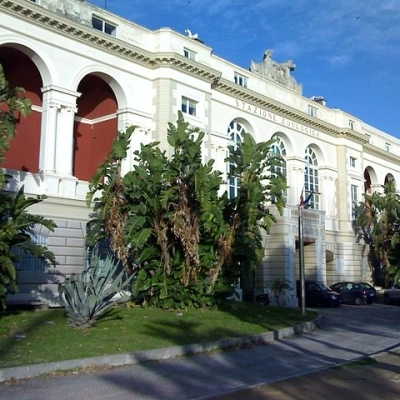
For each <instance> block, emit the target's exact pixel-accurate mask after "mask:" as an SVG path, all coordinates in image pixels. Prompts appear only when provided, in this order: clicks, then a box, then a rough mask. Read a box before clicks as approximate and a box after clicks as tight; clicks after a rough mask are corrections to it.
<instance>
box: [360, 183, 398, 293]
mask: <svg viewBox="0 0 400 400" xmlns="http://www.w3.org/2000/svg"><path fill="white" fill-rule="evenodd" d="M382 187H383V193H380V192H374V193H372V194H365V195H364V197H365V202H364V203H361V204H360V206H359V207H358V208H357V212H356V218H355V221H354V227H355V231H356V238H357V241H360V240H363V241H364V243H366V244H367V245H369V248H370V254H369V261H370V264H371V266H372V270H373V272H374V273H373V280H374V283H375V284H379V283H381V282H379V280H380V278H381V277H382V278H383V281H384V282H382V283H383V284H384V285H385V286H387V285H388V283H389V281H390V280H391V279H393V278H395V277H396V276H398V274H399V271H400V261H399V258H398V255H399V253H400V224H399V219H400V196H399V195H398V194H397V192H396V187H395V184H394V182H392V181H389V182H388V183H386V184H385V185H384V186H382Z"/></svg>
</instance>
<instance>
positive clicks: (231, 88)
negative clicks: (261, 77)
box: [215, 79, 339, 137]
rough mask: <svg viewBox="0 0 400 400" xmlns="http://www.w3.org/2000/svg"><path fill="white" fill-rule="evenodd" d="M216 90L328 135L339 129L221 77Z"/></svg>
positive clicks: (332, 134) (334, 133) (336, 133)
mask: <svg viewBox="0 0 400 400" xmlns="http://www.w3.org/2000/svg"><path fill="white" fill-rule="evenodd" d="M215 89H216V90H219V91H220V92H223V93H227V94H230V95H233V96H235V97H236V98H238V99H241V100H245V101H246V102H248V103H250V104H253V105H257V106H259V107H262V108H264V109H267V110H270V111H273V112H274V113H276V114H278V115H281V116H284V117H287V118H290V119H291V120H293V121H295V122H299V123H302V124H307V125H308V126H310V127H313V128H314V129H316V130H319V131H320V132H324V133H326V134H328V135H331V136H334V137H337V135H338V134H339V130H338V128H337V127H335V126H334V125H331V124H329V123H326V122H325V123H322V122H321V121H320V120H318V119H317V118H313V117H311V116H310V115H308V114H306V113H303V112H301V111H299V110H296V109H294V108H292V107H290V106H288V105H286V104H283V103H280V102H278V101H276V100H273V99H271V98H269V97H268V96H264V95H262V94H260V93H258V92H254V91H252V90H250V89H248V88H245V87H243V86H239V85H236V84H235V83H233V82H231V81H228V80H226V79H221V80H220V81H219V82H218V84H217V85H216V86H215Z"/></svg>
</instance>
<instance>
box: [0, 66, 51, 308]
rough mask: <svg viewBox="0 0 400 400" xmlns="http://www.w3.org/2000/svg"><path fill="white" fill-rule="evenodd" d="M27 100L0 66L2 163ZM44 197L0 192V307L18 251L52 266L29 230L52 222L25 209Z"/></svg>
mask: <svg viewBox="0 0 400 400" xmlns="http://www.w3.org/2000/svg"><path fill="white" fill-rule="evenodd" d="M30 107H31V103H30V101H29V100H28V99H26V98H25V97H24V91H23V89H22V88H18V87H17V88H14V89H10V88H9V87H8V83H7V81H6V79H5V76H4V72H3V69H2V67H1V65H0V162H1V163H2V162H4V159H5V155H6V152H7V150H8V149H9V147H10V142H11V140H12V139H13V138H14V136H15V134H16V125H17V122H18V118H17V117H18V115H19V114H20V115H22V116H26V115H28V114H29V113H30V111H31V108H30ZM5 183H7V176H6V175H5V174H4V172H3V170H0V188H3V187H4V184H5ZM45 198H46V196H38V197H37V198H26V197H25V195H24V187H23V186H22V187H21V188H20V189H19V191H18V192H17V193H7V192H4V191H2V192H0V310H3V309H5V307H6V298H7V295H8V293H9V292H10V291H15V290H17V288H18V287H17V270H16V267H15V265H16V263H17V262H18V260H19V254H21V253H28V254H31V255H33V256H35V257H40V258H42V259H43V260H46V261H49V262H51V263H52V264H53V265H55V258H54V254H53V253H52V252H50V251H49V250H48V248H47V247H45V246H41V245H38V244H36V243H34V242H33V241H32V237H31V233H32V230H33V228H34V227H35V225H43V226H45V227H46V228H48V229H49V230H52V231H53V230H54V228H55V227H56V225H55V223H54V222H53V221H51V220H49V219H46V218H44V217H42V216H40V215H32V214H29V213H28V212H27V209H28V208H29V207H30V206H31V205H33V204H36V203H38V202H40V201H42V200H43V199H45Z"/></svg>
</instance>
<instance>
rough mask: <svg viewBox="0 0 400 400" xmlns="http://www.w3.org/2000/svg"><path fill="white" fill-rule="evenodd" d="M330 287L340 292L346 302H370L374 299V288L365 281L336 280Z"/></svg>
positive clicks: (359, 303) (357, 303)
mask: <svg viewBox="0 0 400 400" xmlns="http://www.w3.org/2000/svg"><path fill="white" fill-rule="evenodd" d="M331 289H332V290H334V291H336V292H338V293H340V295H341V296H342V300H343V303H346V304H356V305H361V304H372V303H373V302H374V301H375V300H376V289H375V288H374V287H373V286H371V285H370V284H369V283H366V282H338V283H335V284H334V285H332V286H331Z"/></svg>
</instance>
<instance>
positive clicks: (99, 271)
mask: <svg viewBox="0 0 400 400" xmlns="http://www.w3.org/2000/svg"><path fill="white" fill-rule="evenodd" d="M118 269H120V266H119V262H118V260H115V258H114V257H113V256H112V255H110V254H108V255H107V257H106V258H105V260H103V259H102V258H101V257H100V255H99V254H98V253H97V252H93V253H92V255H91V257H90V265H89V267H88V268H87V269H85V270H84V271H83V272H82V273H81V274H79V275H77V274H72V275H71V276H70V277H69V278H67V279H66V280H65V282H64V283H61V284H60V285H59V287H58V293H59V295H60V301H61V304H62V305H63V306H64V307H65V309H66V311H67V312H68V315H69V318H68V322H69V323H70V324H71V325H73V326H74V327H76V328H80V329H85V328H89V327H91V326H93V325H95V324H96V322H97V320H98V319H99V317H100V316H101V315H102V314H104V313H105V312H106V311H107V310H109V308H110V307H111V306H112V305H114V304H115V303H116V302H117V301H124V300H128V299H129V295H128V296H122V297H118V298H117V297H116V295H117V294H118V293H120V292H122V291H123V289H124V288H126V287H127V285H128V284H129V283H130V281H131V280H132V278H133V277H134V275H133V274H131V275H130V276H128V275H127V272H126V270H124V269H123V268H122V270H121V271H120V272H118Z"/></svg>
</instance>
